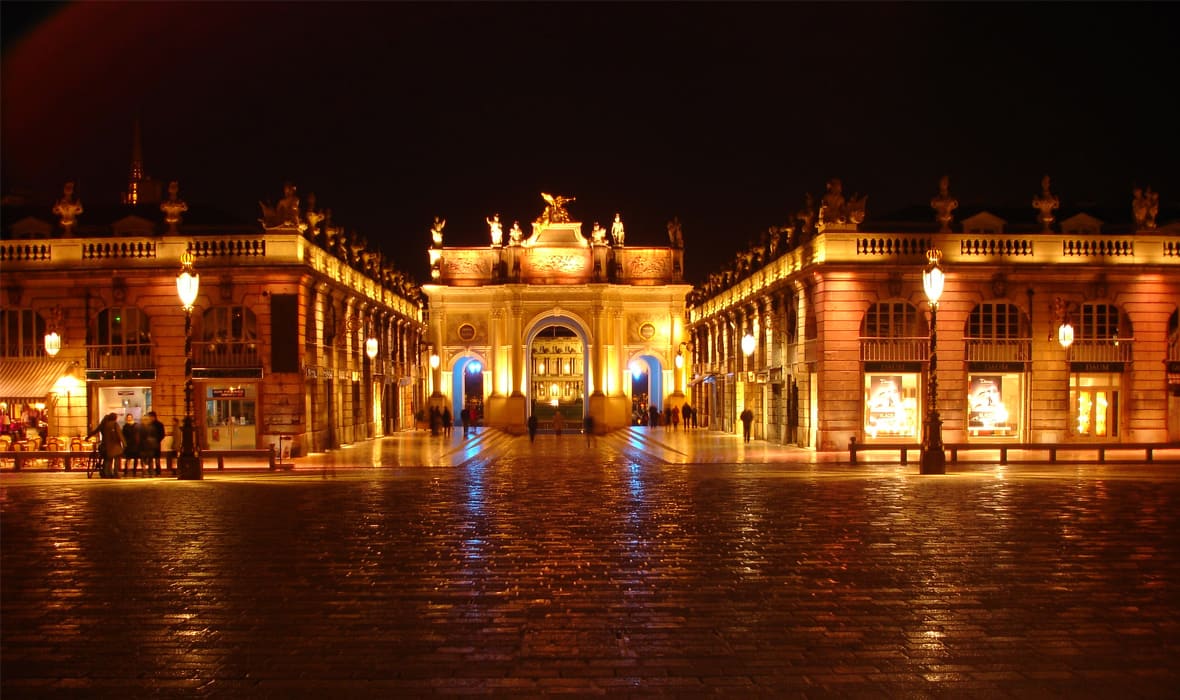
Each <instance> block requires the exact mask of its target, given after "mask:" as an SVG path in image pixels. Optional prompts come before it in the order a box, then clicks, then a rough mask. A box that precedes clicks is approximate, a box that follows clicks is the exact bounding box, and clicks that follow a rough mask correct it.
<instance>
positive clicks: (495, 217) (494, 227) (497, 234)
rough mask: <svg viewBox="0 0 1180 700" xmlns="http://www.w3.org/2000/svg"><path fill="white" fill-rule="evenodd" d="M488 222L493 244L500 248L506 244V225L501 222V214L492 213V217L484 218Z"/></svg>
mask: <svg viewBox="0 0 1180 700" xmlns="http://www.w3.org/2000/svg"><path fill="white" fill-rule="evenodd" d="M484 221H486V222H488V231H489V232H490V233H491V234H492V245H493V246H495V247H497V248H499V247H500V246H502V245H504V226H503V225H501V224H500V215H499V214H492V218H490V219H484Z"/></svg>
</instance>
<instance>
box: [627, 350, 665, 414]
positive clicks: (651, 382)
mask: <svg viewBox="0 0 1180 700" xmlns="http://www.w3.org/2000/svg"><path fill="white" fill-rule="evenodd" d="M627 368H628V369H629V370H630V371H631V422H632V424H634V425H647V423H648V421H649V417H650V415H651V410H652V409H653V408H654V409H655V410H656V411H657V412H661V411H663V409H664V402H663V398H664V390H663V384H664V382H663V373H662V372H661V366H660V361H659V360H657V359H656V358H654V357H652V356H651V355H640V356H638V357H636V358H635V359H634V360H632V361H631V363H630V364H629V365H628V367H627Z"/></svg>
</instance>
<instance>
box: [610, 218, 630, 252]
mask: <svg viewBox="0 0 1180 700" xmlns="http://www.w3.org/2000/svg"><path fill="white" fill-rule="evenodd" d="M625 235H626V233H625V232H624V231H623V219H622V217H620V216H619V215H618V213H616V214H615V222H614V223H613V224H611V225H610V237H611V239H613V240H614V242H615V245H617V246H619V247H622V245H623V237H624V236H625Z"/></svg>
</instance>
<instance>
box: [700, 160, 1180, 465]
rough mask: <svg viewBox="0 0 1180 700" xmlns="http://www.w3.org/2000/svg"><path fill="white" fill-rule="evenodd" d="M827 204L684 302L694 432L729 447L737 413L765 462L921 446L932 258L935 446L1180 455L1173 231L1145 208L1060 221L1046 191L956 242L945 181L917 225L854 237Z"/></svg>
mask: <svg viewBox="0 0 1180 700" xmlns="http://www.w3.org/2000/svg"><path fill="white" fill-rule="evenodd" d="M840 190H841V186H840V184H839V181H833V182H832V183H829V187H828V196H825V198H824V201H823V202H822V203H821V206H820V208H819V210H818V211H814V210H812V209H811V208H810V207H805V208H804V209H803V210H802V211H800V212H799V214H798V215H796V216H795V217H793V218H792V220H791V222H790V223H789V225H787V226H783V227H775V228H772V229H770V230H768V231H767V232H766V233H764V234H763V236H762V238H761V240H760V242H759V244H757V245H755V246H753V247H752V248H750V249H749V250H747V251H744V252H742V253H741V254H739V255H738V257H737V259H736V261H735V262H734V263H732V264H730V265H729V266H727V267H726V268H725V269H724V270H721V271H719V272H717V273H714V274H712V275H710V278H709V281H708V282H707V283H706V284H705V285H702V286H701V287H699V288H697V289H695V290H694V291H693V293H692V294H691V299H690V304H689V306H690V308H689V329H688V335H689V336H690V338H691V341H692V348H693V364H692V376H691V378H690V381H689V385H690V400H691V401H692V402H693V405H694V406H696V408H697V409H698V411H700V413H701V418H702V420H707V421H708V422H709V425H710V426H711V427H713V428H717V429H721V430H726V431H735V430H736V428H735V422H736V418H737V416H738V414H739V413H740V412H741V411H742V410H743V409H744V408H745V407H749V408H751V410H752V411H753V412H754V415H755V422H754V435H755V437H756V438H758V439H765V440H769V441H772V442H776V443H783V444H796V445H800V446H805V447H810V448H815V449H820V450H839V449H845V448H846V447H847V445H848V443H849V440H850V439H855V440H857V441H860V442H868V443H871V442H886V443H888V442H899V443H902V442H904V443H917V442H919V441H920V440H921V438H922V431H923V416H924V415H925V414H926V412H927V409H928V407H927V406H926V405H925V401H926V396H927V391H926V388H927V385H928V380H929V378H930V377H929V360H930V346H931V342H930V340H931V328H930V327H929V316H928V311H929V306H930V305H929V303H928V302H927V300H926V297H925V295H924V293H923V286H922V270H923V267H924V266H925V264H926V261H927V257H926V253H927V251H928V250H930V249H931V248H933V249H937V250H938V251H940V252H941V253H942V263H941V266H942V269H943V271H944V272H945V274H946V281H945V291H944V292H943V293H942V296H941V300H940V301H939V302H938V327H937V339H938V340H937V343H938V360H939V362H938V366H937V367H938V368H937V375H938V376H937V379H938V386H939V393H938V406H937V409H938V411H939V413H940V414H941V417H942V424H943V432H944V435H945V439H946V440H947V441H948V442H968V443H970V442H988V443H995V442H1004V441H1010V442H1013V443H1016V442H1037V443H1047V442H1061V443H1069V442H1092V441H1108V442H1112V443H1117V442H1128V443H1130V442H1160V441H1169V440H1170V441H1175V440H1180V315H1178V314H1180V311H1178V309H1180V224H1171V225H1166V226H1157V225H1156V223H1155V218H1156V216H1157V213H1158V212H1157V211H1156V210H1155V209H1152V207H1151V205H1150V202H1145V197H1144V194H1143V193H1142V192H1136V194H1135V201H1134V202H1133V203H1132V206H1131V207H1129V210H1130V211H1131V212H1132V215H1133V221H1132V222H1131V223H1128V224H1122V225H1120V224H1114V225H1108V224H1106V223H1104V222H1103V221H1102V220H1100V219H1098V218H1097V217H1096V216H1095V215H1094V213H1087V212H1083V211H1078V212H1072V213H1070V215H1069V216H1067V217H1065V218H1063V219H1062V220H1060V221H1058V216H1057V214H1056V212H1055V210H1056V209H1058V207H1059V202H1058V201H1057V199H1056V197H1054V196H1053V195H1052V194H1051V192H1050V190H1049V183H1048V180H1047V178H1046V180H1045V181H1044V182H1043V183H1042V193H1041V195H1040V196H1038V197H1036V198H1034V203H1033V208H1032V209H1031V210H1026V211H1023V212H1011V213H1010V214H1009V216H1008V217H1007V218H1008V219H1009V220H1011V221H1019V220H1020V219H1023V220H1025V221H1027V222H1028V223H1027V224H1024V225H1022V224H1019V223H1009V221H1008V220H1005V218H1001V216H999V215H998V214H996V213H993V212H988V211H975V212H974V213H972V214H971V215H969V216H967V217H966V218H963V219H962V220H961V221H958V222H955V221H954V219H953V217H952V215H951V212H952V211H953V210H954V209H956V208H957V205H958V203H957V202H956V201H955V200H954V199H953V198H951V197H950V195H949V193H948V192H947V183H946V182H945V180H944V182H943V183H942V188H941V190H940V192H939V194H938V195H937V196H936V197H935V198H934V199H933V200H932V202H931V207H933V209H934V216H931V215H930V210H925V212H924V215H923V212H916V213H914V215H913V216H912V218H911V222H910V223H888V222H874V223H866V222H865V219H864V211H863V200H861V202H860V203H861V207H860V208H859V209H858V208H857V206H856V203H855V201H854V200H845V199H844V198H843V196H842V193H841V191H840ZM1148 195H1150V191H1148ZM1155 202H1156V203H1158V199H1156V200H1155ZM1156 208H1158V204H1156ZM922 218H925V219H926V221H922V220H921V219H922ZM1111 218H1114V217H1111ZM915 221H916V223H914V222H915ZM743 339H746V343H747V347H746V348H745V349H746V350H749V352H748V353H747V352H744V349H743V347H742V345H743ZM1070 341H1072V342H1070Z"/></svg>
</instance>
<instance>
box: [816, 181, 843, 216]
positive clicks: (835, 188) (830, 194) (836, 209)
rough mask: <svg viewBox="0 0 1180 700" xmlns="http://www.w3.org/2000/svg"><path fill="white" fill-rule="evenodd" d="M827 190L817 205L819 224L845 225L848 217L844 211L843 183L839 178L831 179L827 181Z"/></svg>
mask: <svg viewBox="0 0 1180 700" xmlns="http://www.w3.org/2000/svg"><path fill="white" fill-rule="evenodd" d="M827 190H828V191H827V193H825V194H824V196H823V199H821V200H820V204H819V220H820V223H821V224H823V223H829V224H831V223H836V224H842V223H845V222H846V221H848V217H847V215H846V214H845V211H844V203H845V200H844V183H842V182H840V179H839V178H832V179H831V180H828V184H827Z"/></svg>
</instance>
